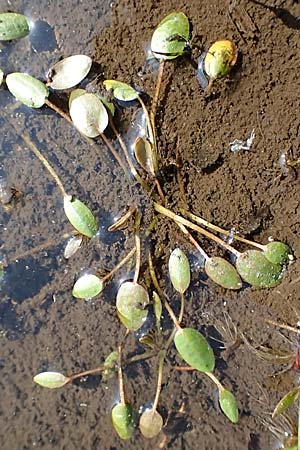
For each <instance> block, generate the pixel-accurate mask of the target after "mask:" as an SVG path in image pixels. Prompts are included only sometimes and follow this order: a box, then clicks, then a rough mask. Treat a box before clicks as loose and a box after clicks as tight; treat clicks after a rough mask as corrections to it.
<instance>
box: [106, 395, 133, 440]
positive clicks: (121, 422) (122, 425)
mask: <svg viewBox="0 0 300 450" xmlns="http://www.w3.org/2000/svg"><path fill="white" fill-rule="evenodd" d="M111 417H112V423H113V426H114V429H115V430H116V432H117V433H118V435H119V436H120V438H121V439H124V440H125V439H130V438H131V437H132V435H133V433H134V420H133V410H132V407H131V406H130V405H128V404H123V403H118V404H117V405H116V406H114V407H113V409H112V412H111Z"/></svg>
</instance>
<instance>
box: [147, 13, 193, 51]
mask: <svg viewBox="0 0 300 450" xmlns="http://www.w3.org/2000/svg"><path fill="white" fill-rule="evenodd" d="M189 38H190V24H189V21H188V18H187V17H186V15H185V14H184V13H182V12H174V13H171V14H169V15H168V16H166V17H165V18H164V19H163V20H162V21H161V22H160V23H159V25H158V26H157V28H156V29H155V31H154V33H153V35H152V39H151V51H152V53H153V55H154V56H155V57H156V58H158V59H174V58H177V57H178V56H180V55H182V54H183V53H184V52H185V51H186V48H187V43H188V41H189Z"/></svg>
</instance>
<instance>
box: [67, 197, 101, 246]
mask: <svg viewBox="0 0 300 450" xmlns="http://www.w3.org/2000/svg"><path fill="white" fill-rule="evenodd" d="M64 210H65V214H66V216H67V218H68V219H69V221H70V222H71V224H72V225H73V227H74V228H75V230H77V231H79V233H81V234H83V235H84V236H88V237H90V238H91V237H93V236H95V234H96V233H97V231H98V225H97V221H96V219H95V217H94V216H93V213H92V212H91V210H90V209H89V208H88V207H87V206H86V205H85V204H84V203H82V202H81V201H80V200H78V199H77V198H73V197H72V198H69V197H65V198H64Z"/></svg>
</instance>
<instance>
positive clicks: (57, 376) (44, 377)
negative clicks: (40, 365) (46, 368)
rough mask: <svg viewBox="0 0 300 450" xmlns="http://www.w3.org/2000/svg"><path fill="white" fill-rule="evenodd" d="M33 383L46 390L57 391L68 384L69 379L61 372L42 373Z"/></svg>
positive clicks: (36, 376)
mask: <svg viewBox="0 0 300 450" xmlns="http://www.w3.org/2000/svg"><path fill="white" fill-rule="evenodd" d="M33 381H34V382H35V383H37V384H39V385H40V386H43V387H45V388H49V389H56V388H60V387H62V386H64V385H65V384H66V383H68V381H69V378H67V377H65V376H64V375H63V374H62V373H59V372H41V373H38V374H37V375H35V377H34V378H33Z"/></svg>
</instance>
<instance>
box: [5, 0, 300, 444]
mask: <svg viewBox="0 0 300 450" xmlns="http://www.w3.org/2000/svg"><path fill="white" fill-rule="evenodd" d="M33 3H35V5H33ZM42 3H44V2H41V4H40V3H39V2H30V4H29V5H26V4H24V5H23V3H22V2H9V5H3V6H2V7H1V9H3V10H7V9H11V10H14V11H20V12H24V13H25V14H27V15H28V16H30V17H31V18H32V19H33V20H39V21H40V22H42V24H41V23H40V22H39V26H40V27H41V29H42V30H44V31H43V33H45V34H43V35H41V39H42V40H44V41H43V42H42V43H40V45H39V39H38V38H37V36H36V34H35V36H34V39H35V40H34V42H32V45H34V46H36V47H37V49H38V51H39V53H38V54H37V53H35V52H34V50H33V48H32V46H31V44H30V41H29V40H28V39H22V40H21V41H18V42H16V43H8V44H3V45H2V44H1V45H2V48H1V53H0V66H1V68H2V69H3V70H4V72H5V73H8V72H11V71H28V72H29V73H31V74H32V75H34V76H37V77H39V78H41V79H44V74H45V71H46V69H47V68H48V67H49V66H50V65H51V64H52V63H53V62H54V61H56V60H57V59H59V57H60V56H69V55H70V54H76V53H84V54H90V55H91V56H93V58H94V60H95V63H97V64H96V65H95V70H94V72H93V74H92V75H91V76H90V77H89V79H88V81H87V83H86V82H85V83H83V84H84V85H86V84H87V87H88V88H89V89H96V88H97V89H98V90H100V89H101V90H102V91H103V88H102V80H104V79H107V78H108V79H111V78H116V79H119V80H122V81H125V82H129V83H133V84H134V85H136V86H137V87H138V88H139V89H140V90H141V91H143V92H144V93H146V94H148V96H149V97H146V96H145V99H146V100H145V101H146V103H147V104H148V105H150V102H151V97H152V95H153V92H154V88H155V82H156V75H157V67H156V66H155V65H152V64H146V62H145V61H146V55H145V50H146V49H147V48H148V47H149V42H150V39H151V35H152V32H153V29H154V28H155V26H156V25H157V24H158V22H159V21H160V20H161V19H162V18H163V17H164V16H165V15H166V14H168V13H169V12H172V11H174V10H181V11H183V12H185V14H186V15H187V16H188V17H189V18H190V20H191V23H192V26H193V34H192V41H193V51H192V55H191V58H188V57H186V58H180V59H177V60H175V61H173V62H169V63H167V64H166V69H165V73H164V77H163V85H162V91H161V96H160V102H159V106H158V111H157V118H156V121H157V134H158V147H159V154H160V167H161V184H162V186H163V190H164V192H165V194H166V198H167V205H168V206H169V207H170V208H171V209H173V210H174V211H176V212H177V211H178V210H179V208H180V207H187V208H189V209H190V210H191V211H193V212H194V213H196V214H199V215H201V216H203V217H204V218H206V219H207V220H210V221H212V222H214V223H215V224H217V225H219V226H223V227H224V228H227V229H231V228H233V227H234V228H235V230H237V231H238V232H239V233H241V234H242V235H244V236H246V237H247V238H249V239H253V240H256V241H258V242H261V243H266V242H267V241H268V237H270V236H272V237H273V238H275V239H276V240H280V241H284V242H286V243H288V244H289V245H290V246H291V248H292V250H293V252H294V255H295V262H294V263H293V264H291V265H290V267H289V269H288V272H287V273H286V275H285V277H284V280H283V282H282V283H281V284H280V285H279V286H278V287H276V288H273V289H270V290H268V289H264V290H256V289H253V288H250V287H246V286H245V288H244V289H243V290H242V291H239V292H231V291H226V290H224V289H223V288H221V287H218V286H216V285H215V284H214V283H213V282H212V281H210V280H207V279H206V277H205V275H204V274H203V271H202V269H201V268H200V264H199V261H198V256H199V255H198V254H197V252H196V251H195V249H194V248H193V247H192V246H191V245H190V244H189V242H188V241H186V239H185V237H184V236H183V235H182V234H180V230H179V228H178V227H177V226H176V225H175V224H173V223H171V221H169V220H168V219H166V218H164V217H159V218H158V224H157V226H156V228H155V229H154V231H153V233H152V235H151V238H150V239H149V240H148V241H147V242H143V265H142V276H141V280H142V281H143V282H144V283H145V285H147V284H148V283H149V274H148V269H147V260H146V256H147V251H148V250H149V249H152V251H153V254H154V255H155V263H156V267H157V269H158V274H159V279H160V281H161V284H162V286H163V288H164V289H166V291H167V292H168V293H169V295H171V296H172V303H173V305H174V308H175V310H176V311H178V309H179V299H177V297H176V295H174V293H173V291H172V289H171V286H170V282H169V281H168V276H167V261H168V257H169V254H170V251H171V250H172V249H173V248H174V247H176V246H178V245H180V247H181V248H183V249H184V250H185V251H186V253H187V254H188V255H189V258H190V260H191V263H192V269H193V276H192V285H191V288H190V289H189V291H188V294H187V307H186V313H185V315H184V324H185V325H188V326H193V327H195V328H197V329H199V330H201V331H202V332H203V333H204V334H205V335H206V336H209V338H210V339H211V341H210V342H211V344H212V345H213V347H214V349H215V352H216V357H217V362H216V375H217V376H218V377H219V378H220V379H221V381H222V383H223V384H224V385H225V386H226V387H227V388H228V389H231V390H232V391H233V392H234V394H235V395H236V397H237V400H238V404H239V408H240V421H239V423H238V424H237V425H232V424H230V423H229V422H228V420H227V419H226V418H225V417H224V416H223V415H222V413H221V412H220V410H219V407H218V402H217V392H216V389H215V387H214V386H213V385H212V384H211V382H210V381H209V380H208V379H206V378H205V377H204V376H202V375H201V374H196V373H194V372H193V373H189V372H176V371H175V370H173V369H172V368H171V365H175V364H181V363H182V362H181V361H180V358H179V357H176V355H175V352H174V351H173V350H171V351H170V354H169V357H168V362H169V363H170V364H171V365H170V364H167V366H166V369H165V372H164V384H163V389H162V393H161V398H160V401H159V410H160V411H161V413H162V414H163V415H164V418H165V419H166V426H165V427H164V429H163V431H162V433H161V434H160V435H159V436H158V437H157V438H156V439H154V440H153V441H146V440H145V439H144V438H142V437H141V435H140V434H139V432H138V431H137V432H136V434H135V437H134V438H133V439H132V440H131V441H129V442H125V443H124V442H122V441H120V440H119V439H118V437H117V436H116V434H115V432H114V431H113V428H112V425H111V419H110V411H111V408H112V405H113V404H114V403H115V401H116V400H117V399H118V386H117V380H115V379H113V380H111V381H109V382H108V383H107V384H106V385H103V384H101V378H100V377H96V376H94V377H89V378H88V379H84V380H82V382H78V383H74V384H72V385H69V386H67V387H66V388H64V389H59V390H46V389H42V388H40V387H39V386H36V385H35V384H34V383H33V381H32V377H33V376H34V375H35V374H36V373H38V372H40V371H43V370H56V371H60V372H63V373H66V374H70V373H73V372H78V371H80V370H85V369H88V368H92V367H97V366H98V365H100V364H101V363H102V362H103V360H104V358H105V357H106V356H107V355H108V354H109V353H110V352H111V351H113V350H115V349H116V346H117V344H118V342H120V340H122V339H123V336H124V328H123V327H122V326H121V325H120V324H119V322H118V320H117V318H116V314H115V306H114V304H115V300H114V299H115V294H116V290H117V288H118V285H119V283H120V280H121V277H128V270H126V269H123V271H121V273H119V274H118V277H116V278H115V279H114V282H112V283H111V284H110V285H109V286H108V287H107V289H106V290H105V292H104V293H103V295H101V296H100V297H99V298H96V299H94V300H93V301H89V302H84V301H78V300H75V299H74V298H73V297H72V295H71V290H72V286H73V284H74V280H75V279H76V278H77V277H78V274H79V273H80V271H81V270H82V269H86V268H90V269H93V270H96V269H99V268H100V269H101V271H103V273H104V272H105V271H106V270H110V269H112V268H113V267H114V265H115V264H116V263H117V262H118V261H119V260H120V259H121V258H122V257H123V256H124V255H125V254H126V251H129V249H130V248H131V247H132V245H133V242H134V238H133V232H132V231H133V224H132V223H130V224H129V226H128V229H127V230H125V231H119V232H116V233H109V232H107V231H106V230H107V226H108V225H109V224H111V223H112V221H113V219H114V218H115V217H116V216H120V215H121V214H122V213H124V212H125V211H126V209H127V208H128V206H131V205H132V204H133V203H136V204H138V206H139V207H140V209H141V210H142V211H143V225H142V226H143V229H145V228H146V227H147V226H148V225H149V223H151V221H152V220H153V217H154V215H155V213H154V212H153V208H152V206H151V201H150V200H149V196H147V195H146V194H144V193H143V192H142V191H141V189H140V188H139V187H138V186H137V185H134V186H131V187H129V184H128V182H127V180H126V178H125V177H124V174H123V172H122V171H121V169H120V168H119V167H118V166H117V164H116V163H115V161H114V160H113V158H112V157H111V156H110V154H109V153H108V150H107V149H106V148H105V147H104V145H103V144H102V143H101V141H99V146H98V150H96V148H95V147H90V146H89V144H88V143H87V142H86V141H85V140H84V139H82V138H81V136H80V135H79V134H78V133H77V132H76V130H74V129H73V127H71V126H70V125H69V124H68V123H66V122H65V121H64V120H63V119H61V118H60V117H59V116H58V115H56V114H55V113H53V112H52V111H51V110H49V109H48V108H42V109H41V110H29V109H28V108H26V107H25V106H20V105H18V104H16V103H15V102H14V101H13V99H12V97H11V96H10V95H9V94H8V93H7V92H6V91H5V90H4V89H2V90H1V92H0V104H1V109H2V113H1V117H0V124H1V136H0V140H1V147H2V150H1V153H0V156H1V160H0V164H1V170H2V172H1V175H2V176H4V175H5V176H6V177H7V180H8V182H9V183H10V184H11V185H12V186H14V187H15V188H16V189H18V190H19V191H21V192H22V194H23V195H22V198H21V199H20V200H19V201H18V202H16V203H15V204H14V206H13V207H12V208H10V209H4V208H3V209H2V212H1V216H0V221H1V236H0V243H1V255H3V257H4V260H5V261H6V264H7V267H6V270H5V278H4V283H3V285H2V295H1V300H0V339H1V340H0V342H1V355H0V374H1V379H0V386H1V403H0V421H1V422H2V423H1V427H0V446H1V449H2V450H32V449H34V448H37V449H47V450H48V449H49V450H50V449H60V450H75V449H76V450H78V449H85V450H100V449H101V450H102V449H103V450H114V449H120V450H121V449H125V448H126V449H128V448H130V449H145V450H147V449H153V448H155V449H164V448H166V449H167V448H168V449H178V450H179V449H189V450H195V449H199V450H212V449H222V450H259V449H260V450H269V449H274V448H280V447H281V446H282V442H283V438H284V433H289V432H291V431H292V426H291V427H289V426H288V425H287V422H285V421H283V420H281V419H279V420H277V421H274V422H272V421H271V413H272V410H273V408H274V406H275V405H276V403H277V401H278V400H279V398H280V397H281V396H282V395H283V394H284V393H285V392H287V390H289V389H291V388H292V387H293V386H294V385H296V383H297V379H298V377H299V370H297V368H296V369H295V368H294V369H292V370H290V371H289V372H287V373H285V374H283V375H281V376H278V377H270V376H271V375H273V374H274V373H275V372H278V371H280V370H282V369H283V368H284V367H285V366H282V365H279V364H277V365H276V364H271V363H267V362H266V361H264V360H261V359H259V358H258V357H257V355H255V354H254V352H251V351H250V349H249V347H248V346H247V345H245V344H244V343H242V344H241V345H235V346H233V347H232V346H231V344H232V342H230V338H228V337H227V336H226V335H225V334H224V333H222V332H221V334H218V332H217V329H219V330H221V328H220V326H222V325H226V318H227V320H229V319H228V317H231V320H232V323H233V324H234V325H235V327H236V328H237V330H238V332H240V333H244V334H245V336H247V337H248V338H249V339H250V341H251V342H252V343H253V345H255V346H257V345H260V344H264V345H266V346H269V347H272V348H275V349H277V350H278V351H279V349H280V350H281V351H284V352H290V353H291V354H293V353H295V354H296V352H297V351H298V344H297V335H296V334H295V333H292V332H284V333H285V335H284V336H283V334H281V332H279V330H278V329H276V327H274V326H272V325H268V324H267V323H266V322H265V319H272V320H275V321H279V322H285V323H288V324H290V325H293V326H296V325H297V321H298V320H299V316H300V309H299V282H300V275H299V257H300V250H299V238H298V235H299V227H300V225H299V224H300V216H299V198H300V186H299V179H298V175H299V170H300V165H298V164H294V165H293V167H290V166H287V165H285V166H282V164H280V157H281V155H282V154H285V155H286V159H287V160H291V161H297V160H298V159H299V157H300V156H299V145H300V132H299V130H300V116H299V113H298V110H299V100H298V97H299V88H300V82H299V70H300V59H299V50H300V44H299V33H300V31H299V29H300V21H297V20H296V17H297V16H299V14H300V7H299V3H298V1H292V0H287V1H284V2H282V1H276V0H274V3H272V4H271V2H269V3H270V5H272V8H267V7H265V6H263V5H262V4H258V2H254V1H253V2H252V1H249V2H242V1H237V2H235V3H236V5H237V6H236V8H235V9H234V10H233V11H232V12H231V13H230V14H229V12H230V11H231V10H230V7H231V6H232V4H233V3H234V2H220V1H217V0H212V1H208V0H206V1H203V2H200V1H198V0H191V1H190V2H183V1H175V0H174V1H173V0H168V2H155V1H152V0H145V1H143V2H142V1H140V0H138V1H135V0H128V1H126V2H125V1H119V2H118V1H116V2H112V3H110V4H109V3H108V2H105V1H103V2H102V3H103V4H102V5H101V6H100V5H99V2H96V1H89V2H87V1H84V2H79V1H76V0H64V1H63V2H60V3H58V2H45V4H47V7H45V5H44V6H43V5H42ZM273 6H275V7H276V8H275V9H274V8H273ZM242 8H245V10H244V11H246V12H247V14H248V15H249V17H248V19H247V16H246V14H245V12H244V11H243V9H242ZM246 19H247V20H246ZM241 20H243V25H241ZM45 30H46V31H45ZM45 36H47V37H46V38H45ZM220 38H229V39H232V40H233V41H234V42H235V43H236V45H237V47H238V49H239V60H238V64H237V67H236V68H235V69H234V71H233V73H232V74H231V76H230V77H229V79H227V80H221V81H219V82H218V83H216V84H215V85H214V88H213V91H212V93H211V94H210V95H209V96H206V95H205V94H204V92H203V90H202V89H201V88H200V85H199V82H198V80H197V78H196V75H195V67H194V63H195V62H196V61H197V59H198V57H199V56H200V54H201V52H202V51H203V50H205V49H208V48H209V46H210V45H211V44H212V43H213V42H214V41H215V40H217V39H220ZM47 42H48V46H47ZM96 75H97V76H96ZM52 100H53V101H54V102H56V103H57V104H60V105H62V106H63V107H64V105H65V104H66V100H67V95H65V94H64V93H59V94H58V95H57V94H55V95H53V97H52ZM136 109H137V105H133V106H132V107H131V108H130V109H129V108H127V109H126V110H125V111H124V110H121V108H119V109H118V111H117V122H121V121H122V124H123V125H120V126H119V128H120V129H121V130H122V131H123V132H124V134H125V132H126V127H128V124H129V123H130V118H131V117H132V114H134V112H135V111H136ZM124 124H125V125H124ZM253 128H255V133H256V137H255V139H254V142H253V145H252V147H251V149H250V150H249V151H243V150H241V151H240V152H237V153H233V152H232V151H231V150H230V145H229V143H230V142H232V141H234V140H235V139H242V140H246V139H247V138H248V137H249V136H250V133H251V131H252V129H253ZM24 133H27V134H28V135H30V138H31V139H32V141H33V142H34V143H35V144H36V145H37V146H38V148H39V149H40V150H42V151H43V152H44V153H45V154H46V155H47V157H48V158H49V160H50V161H51V163H52V164H53V166H55V167H56V169H57V171H58V172H59V174H60V176H61V178H62V179H63V181H64V184H65V188H66V190H67V191H68V192H70V193H74V194H76V196H77V197H79V198H80V199H81V200H84V201H85V202H86V203H87V204H88V205H89V206H90V207H91V208H92V210H93V212H94V213H95V215H96V216H97V217H98V218H99V222H100V237H99V239H93V240H92V241H91V242H89V243H88V245H86V246H83V247H82V248H81V250H80V251H79V252H78V253H77V254H76V255H75V256H74V257H73V258H71V259H70V260H68V261H67V260H65V259H64V257H63V250H64V246H65V244H66V239H64V238H63V234H64V233H66V232H71V231H72V230H71V227H70V225H69V224H68V223H67V221H66V219H65V217H64V213H63V209H62V198H61V195H60V192H59V190H58V189H57V187H56V185H55V183H54V182H53V180H52V179H51V178H50V176H49V175H48V173H46V172H45V170H44V168H43V167H42V166H41V164H40V162H39V161H38V160H36V159H35V157H34V156H33V154H32V153H31V152H30V150H29V149H28V148H27V147H26V145H25V144H24V141H23V140H22V135H23V134H24ZM180 187H181V188H180ZM195 237H197V239H198V240H199V242H201V243H203V246H204V248H205V249H206V251H207V252H209V254H211V255H212V254H218V255H222V251H220V250H219V249H217V248H216V247H215V246H214V245H212V244H211V243H210V242H207V241H205V240H203V239H202V238H201V237H200V236H196V235H195ZM48 241H50V243H49V246H47V248H44V249H41V250H39V251H35V252H34V250H33V249H35V248H36V246H40V245H41V246H43V244H45V242H48ZM238 248H241V249H242V248H243V247H239V246H238ZM32 250H33V253H32V255H30V256H28V253H27V252H30V251H32ZM224 314H225V315H224ZM228 315H229V316H228ZM166 316H167V315H166V314H165V317H164V320H163V326H164V329H171V324H170V322H169V321H168V319H167V317H166ZM147 326H149V327H151V323H149V325H147ZM281 331H282V330H281ZM222 334H223V335H222ZM140 335H141V334H140V333H139V334H137V335H136V336H135V335H133V333H132V335H131V337H130V338H128V341H126V349H125V350H124V352H126V353H129V354H133V353H135V352H136V351H138V352H141V351H142V350H143V348H142V346H141V345H140V344H139V343H138V337H140ZM214 339H220V340H221V343H220V342H218V341H215V340H214ZM223 342H225V345H226V344H227V347H228V348H227V349H226V350H225V351H224V350H222V348H220V347H222V345H223ZM157 363H158V362H157V360H156V359H153V360H151V361H149V362H143V363H142V364H134V365H131V366H129V367H127V368H126V369H125V382H126V383H125V384H126V391H127V395H128V398H129V399H130V401H131V403H132V404H133V405H134V407H135V408H136V409H137V410H138V409H139V408H140V407H141V406H142V405H145V404H147V403H148V404H149V403H151V401H153V399H154V396H155V389H156V377H157V375H156V367H157ZM295 417H296V415H295V411H293V409H292V410H291V421H292V422H293V421H294V420H295ZM272 427H273V431H274V430H275V432H273V433H271V430H270V429H271V428H272Z"/></svg>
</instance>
